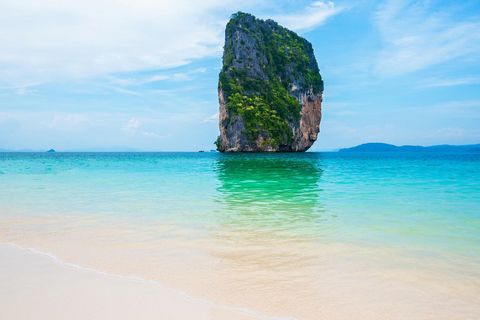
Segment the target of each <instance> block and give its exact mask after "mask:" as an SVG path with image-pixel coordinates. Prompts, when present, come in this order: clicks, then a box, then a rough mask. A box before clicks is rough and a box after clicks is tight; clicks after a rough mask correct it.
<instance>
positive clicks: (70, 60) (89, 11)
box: [0, 0, 254, 82]
mask: <svg viewBox="0 0 480 320" xmlns="http://www.w3.org/2000/svg"><path fill="white" fill-rule="evenodd" d="M253 2H254V1H253V0H245V1H243V5H245V7H246V8H248V7H250V8H251V7H252V5H251V4H252V3H253ZM234 3H235V1H233V0H196V1H193V0H177V1H175V2H173V1H166V0H165V1H135V0H119V1H108V0H107V1H97V0H83V1H81V2H78V1H64V0H47V1H37V0H18V1H2V2H1V3H0V43H1V44H2V45H1V48H0V79H2V81H5V82H6V81H11V82H15V81H20V80H23V79H33V80H34V81H40V82H45V81H49V80H58V79H59V78H60V79H62V78H71V77H86V76H95V75H102V74H106V73H112V72H129V71H141V70H150V69H162V68H169V67H175V66H180V65H184V64H187V63H188V62H189V61H191V60H192V59H197V58H203V57H209V56H220V55H221V50H222V44H223V31H224V26H223V25H222V23H221V21H222V19H225V16H228V15H229V14H230V13H231V10H232V6H233V7H235V6H236V5H235V4H234Z"/></svg>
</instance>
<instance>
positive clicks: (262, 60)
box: [215, 12, 323, 152]
mask: <svg viewBox="0 0 480 320" xmlns="http://www.w3.org/2000/svg"><path fill="white" fill-rule="evenodd" d="M322 94H323V80H322V77H321V75H320V71H319V68H318V65H317V61H316V59H315V56H314V54H313V48H312V45H311V43H310V42H308V41H307V40H306V39H304V38H302V37H300V36H298V35H297V34H296V33H295V32H293V31H290V30H288V29H286V28H284V27H282V26H280V25H279V24H278V23H277V22H275V21H273V20H266V21H264V20H261V19H257V18H255V17H254V16H253V15H251V14H248V13H243V12H238V13H236V14H234V15H232V17H231V19H230V21H229V22H228V24H227V27H226V30H225V46H224V52H223V68H222V70H221V72H220V75H219V83H218V98H219V103H220V111H219V127H220V136H219V137H218V139H217V141H216V142H215V144H216V146H217V150H218V151H220V152H276V151H281V152H302V151H306V150H308V149H309V148H310V147H311V146H312V144H313V143H314V142H315V140H317V136H318V132H319V130H320V120H321V116H322Z"/></svg>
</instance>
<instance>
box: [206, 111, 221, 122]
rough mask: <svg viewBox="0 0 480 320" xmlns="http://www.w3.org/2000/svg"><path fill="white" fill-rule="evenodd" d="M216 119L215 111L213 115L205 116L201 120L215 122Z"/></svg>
mask: <svg viewBox="0 0 480 320" xmlns="http://www.w3.org/2000/svg"><path fill="white" fill-rule="evenodd" d="M217 120H218V113H215V114H214V115H212V116H210V117H208V118H205V120H203V122H216V121H217Z"/></svg>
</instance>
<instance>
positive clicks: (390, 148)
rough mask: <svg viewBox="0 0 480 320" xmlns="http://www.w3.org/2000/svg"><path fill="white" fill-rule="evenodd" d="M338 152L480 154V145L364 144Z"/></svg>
mask: <svg viewBox="0 0 480 320" xmlns="http://www.w3.org/2000/svg"><path fill="white" fill-rule="evenodd" d="M338 152H442V153H454V152H480V144H469V145H463V146H453V145H448V144H443V145H437V146H429V147H422V146H409V145H406V146H400V147H398V146H395V145H393V144H387V143H378V142H375V143H364V144H361V145H358V146H356V147H352V148H344V149H340V150H339V151H338Z"/></svg>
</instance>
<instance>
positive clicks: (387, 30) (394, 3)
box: [375, 0, 480, 75]
mask: <svg viewBox="0 0 480 320" xmlns="http://www.w3.org/2000/svg"><path fill="white" fill-rule="evenodd" d="M432 5H433V4H432V3H431V1H428V0H423V1H412V0H410V1H408V0H390V1H387V2H386V4H384V5H383V6H381V9H380V10H379V11H378V12H376V14H375V24H376V26H377V27H378V29H379V31H380V33H381V35H382V36H383V38H384V40H385V41H386V43H387V48H386V49H385V50H384V51H383V52H382V53H381V55H380V59H379V60H378V61H377V65H376V71H377V72H380V73H382V74H387V75H399V74H405V73H409V72H412V71H416V70H421V69H425V68H428V67H430V66H433V65H436V64H439V63H442V62H446V61H451V60H453V59H458V58H460V57H462V58H466V57H468V56H469V55H471V54H478V53H480V23H479V22H478V20H474V21H468V19H464V20H462V21H456V20H455V19H454V18H453V17H452V16H451V15H449V12H448V9H449V8H447V9H446V8H444V9H443V10H435V8H433V7H432ZM452 11H454V10H453V9H452Z"/></svg>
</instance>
